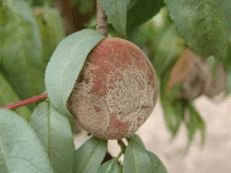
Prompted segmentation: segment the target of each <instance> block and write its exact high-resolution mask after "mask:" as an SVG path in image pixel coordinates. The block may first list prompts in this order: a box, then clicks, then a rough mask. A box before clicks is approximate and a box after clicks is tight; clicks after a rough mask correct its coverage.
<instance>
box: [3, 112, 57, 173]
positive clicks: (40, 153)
mask: <svg viewBox="0 0 231 173" xmlns="http://www.w3.org/2000/svg"><path fill="white" fill-rule="evenodd" d="M0 172H1V173H16V172H17V173H34V172H36V173H53V171H52V168H51V166H50V164H49V160H48V157H47V154H46V152H45V151H44V148H43V146H42V145H41V143H40V141H39V140H38V138H37V136H36V134H35V133H34V131H33V130H32V129H31V128H30V126H29V124H28V123H27V122H26V121H25V120H24V119H23V118H21V117H20V116H18V115H17V114H16V113H14V112H12V111H9V110H4V109H0Z"/></svg>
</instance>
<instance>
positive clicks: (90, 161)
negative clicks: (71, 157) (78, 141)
mask: <svg viewBox="0 0 231 173" xmlns="http://www.w3.org/2000/svg"><path fill="white" fill-rule="evenodd" d="M106 150H107V142H106V141H105V140H101V139H97V138H95V137H92V138H90V139H88V140H87V141H86V142H85V143H84V144H83V145H82V146H81V147H80V148H79V149H78V150H77V151H76V153H75V170H74V173H96V171H97V169H98V168H99V166H100V163H101V162H102V161H103V158H104V156H105V154H106Z"/></svg>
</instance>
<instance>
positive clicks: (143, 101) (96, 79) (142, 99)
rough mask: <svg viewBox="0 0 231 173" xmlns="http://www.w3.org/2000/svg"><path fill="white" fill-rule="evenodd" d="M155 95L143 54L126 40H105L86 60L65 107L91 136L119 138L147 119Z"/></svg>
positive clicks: (151, 73)
mask: <svg viewBox="0 0 231 173" xmlns="http://www.w3.org/2000/svg"><path fill="white" fill-rule="evenodd" d="M76 58H78V57H76ZM158 92H159V90H158V84H157V80H156V74H155V71H154V69H153V66H152V65H151V63H150V62H149V60H148V58H147V57H146V55H145V54H144V53H143V52H142V51H141V50H140V49H139V48H138V47H137V46H136V45H134V44H133V43H131V42H129V41H127V40H124V39H120V38H105V39H104V40H102V41H101V42H100V43H99V44H98V45H97V46H96V47H95V48H94V49H93V50H92V52H91V53H90V54H89V56H88V57H87V60H86V62H85V65H84V67H83V69H82V71H81V73H80V75H79V78H78V80H77V82H76V84H75V87H74V89H73V91H72V93H71V95H70V97H69V99H68V103H67V107H68V110H69V111H70V112H71V113H72V114H73V115H74V116H75V118H76V121H77V122H78V123H79V124H80V126H82V127H83V128H84V129H85V130H86V131H88V132H89V133H91V134H92V135H94V136H97V137H99V138H103V139H120V138H123V137H128V136H130V135H132V134H134V133H135V131H136V130H137V129H138V128H139V127H140V126H141V125H142V124H143V123H144V122H145V120H146V119H147V118H148V117H149V116H150V114H151V113H152V111H153V108H154V106H155V103H156V100H157V97H158Z"/></svg>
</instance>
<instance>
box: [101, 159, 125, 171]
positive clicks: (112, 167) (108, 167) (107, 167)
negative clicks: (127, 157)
mask: <svg viewBox="0 0 231 173" xmlns="http://www.w3.org/2000/svg"><path fill="white" fill-rule="evenodd" d="M97 173H122V168H121V166H120V165H119V164H118V162H117V160H116V159H112V160H109V161H107V162H105V163H104V164H103V165H101V166H100V167H99V169H98V170H97Z"/></svg>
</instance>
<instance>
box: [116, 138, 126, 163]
mask: <svg viewBox="0 0 231 173" xmlns="http://www.w3.org/2000/svg"><path fill="white" fill-rule="evenodd" d="M117 142H118V144H119V146H120V148H121V151H120V153H119V154H118V155H117V156H116V160H118V159H119V158H120V157H121V156H122V154H123V153H124V152H125V149H126V147H127V146H126V145H125V143H124V142H123V141H122V139H119V140H117Z"/></svg>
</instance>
